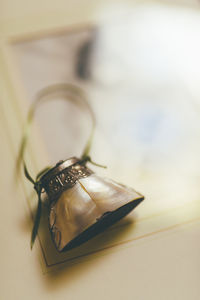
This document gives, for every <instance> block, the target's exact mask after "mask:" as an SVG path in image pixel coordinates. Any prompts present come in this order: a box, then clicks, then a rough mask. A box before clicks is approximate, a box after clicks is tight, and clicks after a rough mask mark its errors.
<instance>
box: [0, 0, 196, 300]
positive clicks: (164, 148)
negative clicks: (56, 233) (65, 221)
mask: <svg viewBox="0 0 200 300" xmlns="http://www.w3.org/2000/svg"><path fill="white" fill-rule="evenodd" d="M199 53H200V2H199V0H174V1H173V0H171V1H170V0H163V1H150V0H148V1H147V0H146V1H145V0H144V1H141V0H124V1H122V0H106V1H105V0H101V1H94V0H74V1H72V0H71V1H70V0H57V1H54V0H48V1H47V0H43V1H41V0H35V1H25V0H17V1H12V0H0V90H1V92H0V96H1V99H0V124H1V126H0V135H1V141H2V143H1V147H0V162H1V170H2V174H1V178H0V184H1V188H0V193H1V201H2V202H1V204H2V205H1V209H0V220H1V224H2V226H1V227H0V228H1V230H0V231H1V233H0V236H1V255H0V260H1V262H0V264H1V269H2V270H3V271H2V272H1V273H2V274H1V276H0V278H1V280H0V282H1V288H0V293H1V295H0V298H1V299H6V300H10V299H11V300H13V299H16V300H18V299H20V300H21V299H34V300H35V299H47V298H48V299H66V298H67V299H86V298H87V299H93V298H94V299H105V300H107V299H116V300H121V299H127V300H130V299H131V300H132V299H137V300H140V299H141V300H144V299H159V300H160V299H162V300H165V299H166V300H169V299H170V300H171V299H176V300H179V299H180V300H188V299H191V300H193V299H194V300H198V299H199V295H200V291H199V275H200V274H199V270H200V268H199V267H200V265H199V249H200V247H199V246H200V245H199V240H200V239H199V233H200V231H199V212H200V210H199V206H200V204H199V203H200V202H199V198H200V186H199V182H200V168H199V166H200V156H199V153H200V84H199V78H200V55H199ZM60 82H67V83H73V84H76V85H78V86H79V87H81V88H83V90H84V91H85V92H86V94H87V96H88V101H89V104H90V105H91V107H92V109H93V110H94V113H95V116H96V122H97V126H96V131H95V136H94V140H93V145H92V149H91V157H92V159H93V160H94V161H95V162H97V163H99V164H103V165H106V166H107V169H106V170H104V169H101V168H95V167H94V166H91V168H92V169H93V170H94V171H96V172H97V173H98V174H101V175H102V176H107V177H110V178H112V179H114V180H116V181H118V182H120V183H123V184H125V185H128V186H130V187H133V188H134V189H136V190H137V191H139V192H141V193H142V194H143V195H144V196H145V201H143V202H142V203H141V204H140V205H139V206H138V207H137V209H136V210H134V211H133V212H132V213H131V214H130V215H129V216H127V218H124V220H123V222H124V223H119V224H117V225H115V227H113V228H110V229H109V230H107V231H106V232H104V234H102V235H101V236H98V237H97V238H96V239H94V240H91V241H90V242H88V243H86V244H85V245H84V246H83V248H81V247H80V248H77V249H75V250H74V251H72V252H68V253H63V254H58V253H57V252H56V250H55V247H54V246H53V245H51V242H50V236H48V234H49V233H48V234H46V235H45V234H44V235H43V234H42V232H41V231H42V226H40V232H39V239H37V242H36V243H35V247H34V249H33V250H32V252H31V250H30V247H29V242H30V233H31V229H32V225H33V222H32V218H31V217H33V215H34V212H35V207H36V206H37V197H35V198H31V197H29V196H30V195H33V188H32V185H30V183H29V182H28V181H27V180H26V179H25V178H24V176H23V177H22V180H21V181H20V184H18V181H17V180H16V178H15V179H14V178H13V174H14V170H15V169H14V168H15V164H16V156H17V153H18V151H19V143H20V138H21V135H22V126H23V121H24V120H25V116H26V115H27V111H28V108H29V107H30V104H31V103H32V102H33V101H34V100H35V97H36V94H37V92H38V91H40V90H41V89H43V88H44V87H46V86H49V85H51V84H55V83H60ZM34 125H35V126H33V131H32V133H33V135H31V139H30V143H29V147H28V149H27V152H26V154H27V156H26V158H27V164H28V167H29V169H30V172H31V174H32V176H34V175H35V174H36V173H37V172H38V171H40V169H42V168H43V167H45V166H46V165H48V164H55V163H57V161H59V160H61V159H67V158H69V157H70V156H80V155H81V153H82V151H83V148H84V146H85V143H86V140H87V138H88V136H89V132H90V128H91V120H90V116H89V115H88V114H87V112H85V111H82V110H80V107H77V106H76V105H75V104H74V103H72V102H66V101H63V99H62V98H59V97H57V98H56V99H55V101H50V102H48V103H43V104H42V105H41V106H40V107H39V109H38V110H37V114H36V119H35V123H34ZM15 175H16V174H15ZM17 179H18V178H17ZM16 182H17V189H16V184H15V183H16ZM46 210H47V208H46ZM41 221H42V222H41V225H44V226H43V227H45V228H46V231H48V220H46V221H45V222H46V223H44V222H43V219H42V220H41ZM127 224H128V226H126V225H127ZM117 226H118V227H117ZM120 226H121V227H120ZM119 250H120V251H119ZM55 252H56V253H55ZM105 254H107V255H105ZM70 261H71V264H70ZM68 262H69V264H68ZM80 262H81V263H80ZM40 263H41V265H40ZM44 275H45V276H44ZM11 286H12V288H10V287H11Z"/></svg>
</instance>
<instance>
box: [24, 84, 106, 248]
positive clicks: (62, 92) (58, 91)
mask: <svg viewBox="0 0 200 300" xmlns="http://www.w3.org/2000/svg"><path fill="white" fill-rule="evenodd" d="M57 96H61V97H62V98H64V99H65V100H67V101H72V102H73V103H76V104H78V105H80V106H81V105H84V107H85V108H87V110H88V111H89V113H90V116H91V120H92V127H91V132H90V135H89V138H88V140H87V142H86V145H85V148H84V151H83V154H82V156H81V159H82V160H83V161H85V162H90V163H92V164H94V165H96V166H98V167H103V168H106V167H105V166H101V165H99V164H96V163H94V162H93V161H92V160H91V158H90V156H89V152H90V149H91V145H92V140H93V136H94V130H95V125H96V124H95V117H94V114H93V111H92V109H91V107H90V105H89V103H88V101H87V98H86V96H85V94H84V92H83V91H82V89H81V88H79V87H77V86H75V85H73V84H67V83H61V84H54V85H51V86H48V87H46V88H44V89H42V90H41V91H40V92H39V93H38V95H37V96H36V99H35V101H34V102H33V104H32V105H31V107H30V110H29V112H28V117H27V121H26V123H25V126H24V132H23V136H22V141H21V146H20V151H19V157H18V165H19V163H21V162H23V166H24V174H25V176H26V178H27V179H28V180H29V181H30V182H31V183H32V184H33V186H34V189H35V190H36V193H37V196H38V206H37V211H36V215H35V220H34V225H33V229H32V234H31V249H32V247H33V244H34V242H35V238H36V236H37V233H38V228H39V224H40V219H41V214H42V200H41V193H42V185H41V181H40V179H41V177H42V176H43V175H44V174H45V173H46V172H47V171H48V170H49V169H51V167H46V168H44V169H43V170H42V171H40V172H39V173H38V174H37V176H36V179H35V180H34V179H33V178H32V176H31V175H30V173H29V171H28V168H27V165H26V163H25V159H24V152H25V149H26V146H27V142H28V139H29V136H30V128H31V124H32V121H33V117H34V115H35V111H36V109H37V108H38V105H39V104H40V103H41V102H43V101H46V100H50V99H52V98H54V99H55V97H57Z"/></svg>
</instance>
